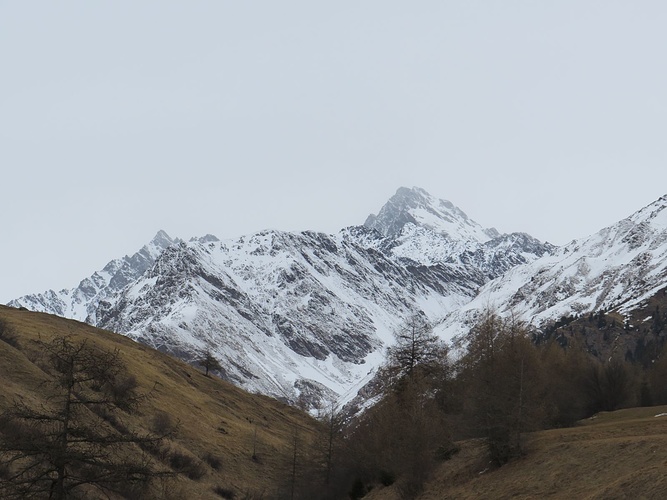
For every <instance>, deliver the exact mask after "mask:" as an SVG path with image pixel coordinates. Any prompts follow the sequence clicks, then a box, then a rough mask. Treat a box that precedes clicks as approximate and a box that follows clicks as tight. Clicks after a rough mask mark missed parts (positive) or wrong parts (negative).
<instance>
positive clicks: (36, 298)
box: [7, 231, 179, 325]
mask: <svg viewBox="0 0 667 500" xmlns="http://www.w3.org/2000/svg"><path fill="white" fill-rule="evenodd" d="M177 241H179V240H173V239H171V238H170V237H169V235H168V234H167V233H165V232H164V231H158V233H157V234H156V235H155V237H154V238H153V239H152V240H151V241H150V243H148V244H147V245H144V246H143V247H142V248H141V249H140V250H139V251H138V252H136V253H135V254H134V255H132V256H127V255H126V256H125V257H123V258H120V259H114V260H112V261H111V262H109V263H108V264H107V265H106V266H104V268H103V269H101V270H100V271H96V272H95V273H93V274H92V276H89V277H88V278H84V279H83V280H81V282H80V283H79V284H78V286H76V287H74V288H71V289H63V290H60V291H57V292H56V291H54V290H48V291H46V292H44V293H38V294H32V295H25V296H23V297H21V298H20V299H16V300H12V301H11V302H9V304H7V305H9V306H12V307H25V308H27V309H30V310H32V311H39V312H47V313H50V314H55V315H57V316H63V317H66V318H70V319H76V320H79V321H85V322H87V323H90V324H91V325H95V324H97V320H96V314H97V306H98V304H99V302H100V301H101V300H103V299H105V298H106V297H110V296H112V295H114V294H116V293H117V292H119V291H120V290H122V289H123V288H124V287H125V286H127V285H128V284H129V283H131V282H132V281H134V280H136V279H137V278H139V277H140V276H142V275H143V274H144V273H145V272H146V270H147V269H149V268H150V267H151V266H152V265H153V263H154V262H155V260H156V259H157V258H158V257H159V256H160V255H161V254H162V252H163V251H164V250H165V249H166V248H168V247H169V246H171V245H173V244H175V243H176V242H177Z"/></svg>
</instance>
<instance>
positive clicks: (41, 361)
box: [0, 306, 319, 500]
mask: <svg viewBox="0 0 667 500" xmlns="http://www.w3.org/2000/svg"><path fill="white" fill-rule="evenodd" d="M0 323H1V324H2V325H3V328H2V330H1V333H2V335H0V378H1V379H2V381H3V383H2V384H0V413H2V412H4V410H6V409H7V408H8V407H10V406H11V405H12V402H13V401H15V400H20V401H22V402H23V403H25V404H27V405H30V406H31V407H36V408H45V407H49V406H50V405H51V404H53V393H52V392H51V390H52V386H51V385H49V383H50V382H52V377H53V375H51V374H50V373H49V371H48V370H47V369H45V365H46V366H48V363H47V362H46V359H45V358H48V357H47V356H45V354H44V353H43V352H42V351H41V349H40V345H39V344H38V343H37V341H38V340H39V341H40V342H42V343H49V342H50V341H51V340H52V339H54V338H61V337H63V336H69V337H70V339H71V340H72V342H74V343H76V344H79V343H80V342H86V343H87V345H88V346H89V347H94V348H96V349H101V350H103V351H106V352H113V351H115V350H118V351H119V356H120V360H121V362H122V364H123V365H124V366H125V367H126V369H127V374H128V375H129V376H131V377H134V380H135V381H136V383H137V390H138V391H139V393H141V394H148V395H149V397H147V398H145V400H142V401H141V405H140V406H139V408H138V411H136V412H132V413H125V412H121V416H120V417H119V418H121V421H122V424H123V425H124V426H125V427H126V428H127V429H129V430H130V431H132V432H137V433H140V434H146V433H148V432H150V431H151V430H153V429H154V428H155V425H156V422H162V423H163V424H162V425H164V422H165V420H168V421H170V422H171V423H172V424H174V425H175V424H178V425H177V427H176V432H175V434H174V436H173V437H171V438H169V439H168V440H166V441H165V442H164V443H163V444H162V446H161V447H160V449H159V450H155V449H152V452H151V457H152V458H153V459H154V460H155V461H156V462H157V464H158V466H159V468H160V469H165V468H167V469H168V470H169V469H171V468H172V467H173V469H174V471H175V472H180V474H178V475H177V477H175V478H174V479H173V480H166V482H164V483H161V482H159V481H158V482H157V483H156V484H155V485H154V486H155V488H154V489H152V490H151V491H150V492H143V494H142V495H141V496H140V498H147V499H151V498H160V499H179V500H180V499H184V498H197V499H210V500H213V499H216V498H217V499H220V498H221V495H220V494H219V493H215V492H214V488H219V491H227V492H228V494H227V495H228V496H226V497H224V498H232V497H235V498H242V497H244V496H245V497H246V498H261V497H262V496H263V495H267V494H271V495H272V497H273V496H275V497H278V496H280V495H279V494H278V493H279V492H280V491H281V488H282V487H284V486H286V485H287V484H288V483H287V480H286V477H289V476H288V472H287V471H289V470H291V469H290V467H291V465H292V454H293V441H294V432H295V429H298V430H299V446H300V447H302V448H300V449H299V451H300V453H301V452H302V449H303V448H306V445H307V444H308V443H309V442H312V441H314V439H315V436H316V434H317V432H318V429H319V427H318V425H317V422H315V421H314V420H313V419H312V418H310V417H309V416H308V415H306V414H305V413H303V412H301V411H299V410H297V409H295V408H292V407H289V406H287V405H285V404H282V403H280V402H278V401H276V400H274V399H271V398H267V397H265V396H261V395H256V394H249V393H247V392H245V391H243V390H242V389H239V388H238V387H235V386H234V385H232V384H230V383H228V382H225V381H223V380H220V379H218V378H216V377H205V376H204V374H203V373H202V371H201V370H197V369H195V368H193V367H191V366H188V365H187V364H185V363H183V362H181V361H179V360H176V359H174V358H173V357H171V356H167V355H164V354H162V353H159V352H156V351H154V350H152V349H149V348H147V347H146V346H143V345H141V344H139V343H136V342H133V341H131V340H130V339H128V338H126V337H124V336H121V335H116V334H113V333H111V332H108V331H104V330H99V329H96V328H94V327H92V326H89V325H87V324H84V323H80V322H77V321H71V320H66V319H63V318H59V317H56V316H52V315H47V314H42V313H34V312H29V311H21V310H18V309H12V308H8V307H5V306H0ZM8 341H9V343H8ZM82 414H83V415H86V414H87V412H85V411H84V412H82ZM165 414H166V415H168V417H167V418H161V419H160V420H158V418H159V417H160V416H161V415H162V416H163V415H165ZM110 421H112V420H110ZM91 422H96V420H91ZM36 444H37V443H35V445H36ZM106 451H108V453H110V454H113V453H114V452H116V451H117V448H115V447H113V446H110V447H109V449H108V450H106ZM140 453H141V450H140V449H139V447H134V455H133V456H131V458H135V456H136V457H137V458H141V454H140ZM98 458H99V457H98ZM299 459H300V460H301V459H302V456H301V455H300V456H299ZM184 464H189V467H190V468H188V469H184V468H183V465H184ZM3 466H7V464H6V463H5V464H3ZM3 470H6V469H3ZM5 477H6V476H3V479H4V478H5ZM232 495H233V496H232ZM39 498H43V497H39ZM85 498H120V497H119V496H114V495H110V496H109V495H105V494H104V492H99V491H93V492H91V495H90V496H88V495H86V496H85ZM128 498H139V496H138V495H137V494H135V495H134V496H131V497H128ZM264 498H266V496H264Z"/></svg>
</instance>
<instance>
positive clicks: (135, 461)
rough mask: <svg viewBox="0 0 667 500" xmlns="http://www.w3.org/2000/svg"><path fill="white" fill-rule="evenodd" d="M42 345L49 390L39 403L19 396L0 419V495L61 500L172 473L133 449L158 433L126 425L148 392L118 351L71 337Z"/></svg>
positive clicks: (126, 487)
mask: <svg viewBox="0 0 667 500" xmlns="http://www.w3.org/2000/svg"><path fill="white" fill-rule="evenodd" d="M40 344H41V345H40V347H41V349H42V352H43V353H44V355H45V359H44V361H45V363H44V367H43V368H44V369H45V371H47V373H50V374H51V375H52V377H53V379H52V381H51V382H49V385H50V386H51V387H50V392H51V394H52V395H51V396H50V398H49V400H48V402H47V403H46V404H43V405H36V404H29V403H27V402H24V400H16V401H14V403H13V405H12V406H11V407H10V408H9V409H8V410H7V411H5V412H4V413H3V414H2V415H1V416H0V457H1V460H0V462H2V464H3V468H2V474H0V476H1V477H0V496H1V497H2V498H17V499H18V498H49V499H55V500H62V499H66V498H72V497H74V496H75V495H77V496H85V497H92V496H93V492H94V491H95V490H97V491H98V493H100V494H101V495H104V496H106V495H107V494H108V493H109V492H112V491H116V492H127V491H128V490H129V489H133V488H142V487H144V486H146V485H148V483H149V482H150V480H151V479H152V478H155V477H157V476H161V475H169V474H170V473H168V472H166V471H160V470H158V468H157V467H156V465H155V464H154V463H153V462H152V460H151V459H150V458H149V457H148V455H146V454H144V453H142V452H141V450H140V448H139V447H138V446H137V445H142V444H144V443H156V442H157V441H159V440H160V439H162V437H163V436H157V435H151V434H140V433H136V432H134V431H131V430H130V429H128V428H127V427H126V426H125V425H124V423H123V415H126V414H127V413H128V412H132V411H133V410H135V409H136V408H137V406H138V404H139V403H140V402H141V401H142V400H143V399H144V397H145V396H144V395H141V394H139V393H137V391H136V385H137V384H136V380H135V379H134V377H132V376H128V375H127V372H126V369H125V365H124V364H123V362H122V360H121V359H120V353H119V352H118V351H117V350H116V351H113V352H108V351H103V350H100V349H98V348H96V347H94V346H92V345H90V344H88V343H87V342H86V341H83V342H75V341H73V340H72V338H71V337H61V338H56V339H54V340H53V341H51V342H43V341H40ZM27 399H28V398H26V400H27ZM135 491H136V490H135Z"/></svg>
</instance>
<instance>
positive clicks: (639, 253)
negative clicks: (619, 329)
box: [439, 196, 667, 337]
mask: <svg viewBox="0 0 667 500" xmlns="http://www.w3.org/2000/svg"><path fill="white" fill-rule="evenodd" d="M666 285H667V196H663V197H662V198H660V199H658V200H656V201H655V202H654V203H652V204H650V205H648V206H647V207H644V208H643V209H641V210H639V211H638V212H636V213H634V214H633V215H631V216H630V217H627V218H626V219H623V220H622V221H620V222H618V223H616V224H614V225H612V226H609V227H607V228H605V229H602V230H601V231H599V232H598V233H596V234H594V235H592V236H590V237H588V238H583V239H579V240H574V241H572V242H571V243H570V244H568V245H566V246H563V247H561V248H559V249H558V250H557V251H555V252H554V253H553V254H551V255H546V256H544V257H542V258H541V259H539V260H536V261H534V262H532V263H528V264H525V265H521V266H517V267H515V268H513V269H511V270H509V271H508V272H507V273H505V274H504V275H503V276H501V277H499V278H498V279H496V280H494V281H491V282H490V283H488V284H486V285H485V286H484V287H482V288H481V289H480V291H479V294H478V296H477V297H476V298H475V299H474V300H473V301H471V302H470V303H469V304H467V305H466V306H464V307H463V308H462V309H461V310H460V311H456V312H454V313H453V314H451V315H450V316H449V317H448V318H447V319H446V321H445V322H443V324H442V325H440V327H439V331H440V332H441V333H442V334H443V335H445V336H447V337H451V336H453V335H456V334H460V333H463V332H464V331H466V329H467V327H468V326H469V324H470V321H471V320H472V319H473V318H474V317H475V315H476V314H477V313H478V312H479V311H480V310H482V309H484V308H486V307H488V306H489V305H490V306H492V307H495V308H497V309H498V312H500V313H503V314H509V313H513V314H515V315H517V316H518V317H519V318H521V319H523V320H525V321H527V322H529V323H531V324H532V325H534V326H536V327H539V326H541V325H544V324H547V323H548V322H551V321H555V320H557V319H559V318H560V317H562V316H569V315H576V314H584V313H589V312H593V311H599V310H605V311H607V310H610V309H618V311H619V312H620V313H622V314H623V313H627V312H628V311H630V310H633V309H635V308H637V307H638V306H640V305H641V303H642V302H643V301H645V300H647V299H648V298H649V297H651V296H652V295H654V294H655V293H656V292H658V291H659V290H660V289H662V288H664V287H665V286H666Z"/></svg>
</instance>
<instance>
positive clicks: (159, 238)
mask: <svg viewBox="0 0 667 500" xmlns="http://www.w3.org/2000/svg"><path fill="white" fill-rule="evenodd" d="M174 242H175V241H174V240H173V239H172V238H171V236H169V235H168V234H167V232H166V231H164V230H162V229H160V230H159V231H158V232H157V233H156V234H155V236H153V239H152V240H151V242H150V243H149V244H150V245H154V246H156V247H158V248H162V249H165V248H167V247H169V246H171V245H173V244H174Z"/></svg>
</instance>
